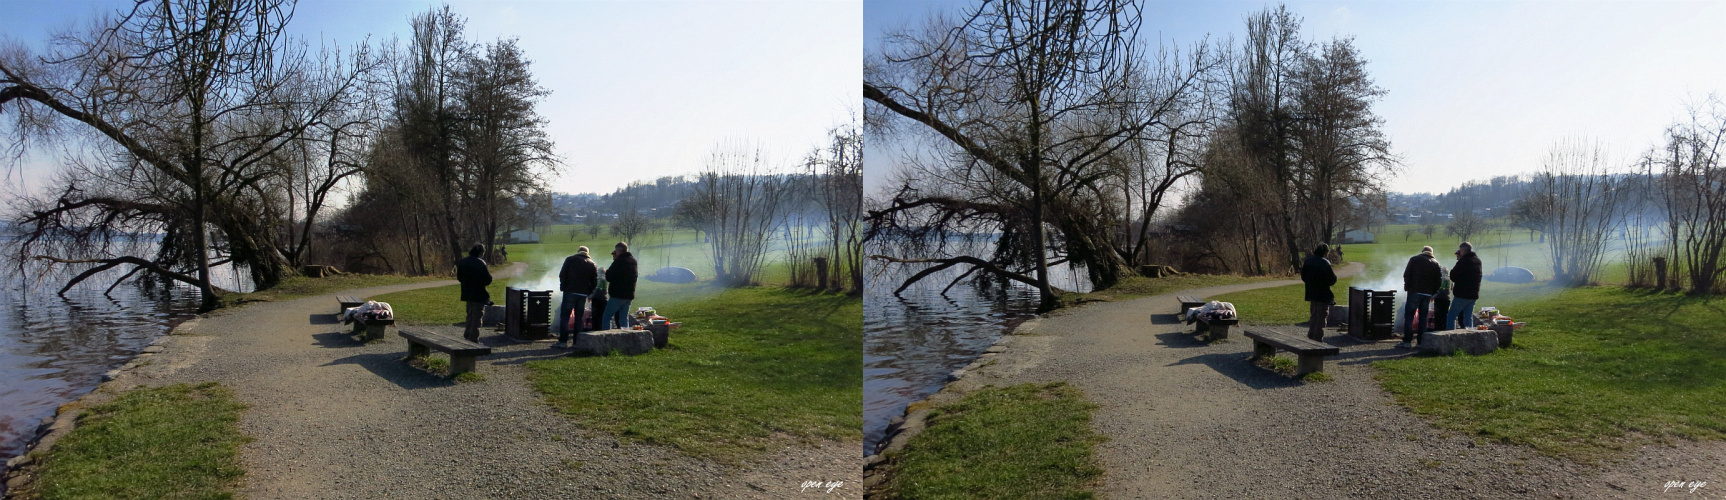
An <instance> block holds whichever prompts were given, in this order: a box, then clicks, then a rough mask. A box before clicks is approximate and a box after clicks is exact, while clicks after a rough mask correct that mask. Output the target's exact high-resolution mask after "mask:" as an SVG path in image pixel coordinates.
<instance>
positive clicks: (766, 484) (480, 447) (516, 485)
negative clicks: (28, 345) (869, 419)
mask: <svg viewBox="0 0 1726 500" xmlns="http://www.w3.org/2000/svg"><path fill="white" fill-rule="evenodd" d="M450 284H454V282H453V281H440V282H431V283H421V284H413V285H401V286H389V287H377V288H368V289H360V290H350V291H344V292H341V293H342V294H344V295H357V296H361V297H369V296H375V295H382V294H385V293H390V292H396V291H402V290H409V289H414V288H424V287H436V286H445V285H450ZM451 303H452V304H455V301H454V297H451ZM335 307H336V306H335V299H334V294H331V295H323V296H317V297H310V298H305V299H300V300H294V301H289V302H279V303H265V304H254V305H250V306H247V307H244V308H240V309H237V310H233V311H226V312H219V313H217V314H214V315H212V316H210V317H207V318H201V319H198V320H196V321H197V323H196V324H195V325H193V326H191V327H190V328H187V329H185V333H186V334H184V335H176V336H175V337H174V339H173V340H172V341H171V342H169V343H168V344H167V346H166V347H167V350H166V351H165V352H162V353H160V354H158V355H157V356H156V357H155V359H154V360H153V361H152V362H151V363H150V364H148V365H146V366H143V367H140V368H138V369H136V370H133V371H131V372H128V373H127V374H126V375H125V377H126V379H125V380H124V381H125V382H127V383H128V384H130V383H137V384H150V385H159V384H171V383H179V382H202V381H212V380H213V381H219V382H222V383H224V384H226V385H228V386H230V387H232V388H233V389H234V391H235V392H236V393H237V394H238V397H239V399H240V400H241V401H243V402H244V403H245V404H247V405H249V406H250V409H249V410H247V411H246V412H245V414H244V416H243V417H242V419H241V422H240V425H241V429H242V431H243V432H245V434H247V435H249V436H252V437H253V438H256V441H254V442H252V443H251V444H249V445H247V446H246V447H245V448H244V450H243V452H242V453H243V459H244V462H245V467H246V470H247V476H246V484H245V485H244V486H243V490H242V493H243V494H244V495H245V496H247V497H251V498H385V497H388V498H793V497H797V498H809V497H818V496H819V497H834V496H839V497H846V496H848V497H857V496H860V491H861V489H860V485H859V483H860V481H861V477H862V472H861V470H862V469H861V463H860V460H859V459H858V457H857V456H856V454H855V451H856V449H857V447H858V443H824V444H821V445H819V446H816V447H792V448H786V449H785V450H782V451H781V452H779V453H777V454H775V455H774V456H771V457H768V458H767V459H765V460H763V461H761V462H759V463H755V464H751V465H749V466H747V467H743V468H738V467H730V466H725V465H722V464H718V463H714V462H711V461H707V460H703V459H697V458H692V457H689V456H686V455H684V454H682V453H680V452H678V451H677V450H675V449H671V448H666V447H660V446H653V445H641V444H631V443H630V442H628V441H620V440H618V439H616V438H614V437H612V436H611V435H609V434H605V433H601V432H597V431H590V430H586V429H583V428H581V427H579V426H577V425H575V424H574V423H573V421H572V419H570V418H568V417H566V416H563V415H561V414H560V413H559V412H558V411H557V410H556V409H554V408H552V407H551V406H550V405H548V404H546V403H544V402H543V400H542V399H540V397H539V395H538V394H537V393H535V392H534V391H533V390H532V388H531V387H530V386H529V385H528V383H527V380H526V374H527V369H526V368H525V366H524V363H526V362H528V361H532V360H536V359H548V358H552V357H556V356H559V355H561V354H562V352H561V351H553V350H551V349H550V348H549V346H550V341H545V342H534V343H525V344H515V343H512V342H510V341H508V340H506V339H504V338H503V337H501V336H494V335H492V334H491V333H489V332H486V336H484V337H482V339H481V341H482V342H484V343H486V344H488V345H491V346H492V347H493V349H494V351H493V354H492V355H490V356H485V357H481V358H479V362H478V372H479V373H481V374H483V375H484V380H483V381H479V382H471V383H459V384H458V383H453V382H451V381H449V380H448V379H445V378H442V377H437V376H434V375H431V374H428V373H426V372H424V371H421V370H418V369H415V368H412V367H409V366H407V364H405V363H403V362H402V361H401V358H402V357H403V356H404V355H405V354H406V352H407V343H406V341H405V340H403V339H402V338H401V337H400V336H397V335H396V334H395V332H394V329H391V331H390V332H389V334H388V335H387V336H386V338H385V340H384V341H382V342H376V343H373V344H370V345H366V344H361V343H359V342H357V341H355V340H354V338H353V337H350V336H348V335H347V334H346V333H344V332H345V331H346V329H347V327H344V326H343V325H340V324H336V323H335V321H334V319H333V316H332V315H331V314H330V313H331V311H333V310H335ZM452 307H456V306H455V305H452ZM432 328H434V329H440V330H443V331H446V332H452V333H456V334H458V335H459V333H460V329H461V328H460V327H458V326H434V327H432ZM806 480H809V481H844V482H845V485H844V486H842V487H840V488H838V489H835V490H834V491H833V492H832V493H830V494H823V493H815V492H813V491H809V492H803V491H801V488H800V486H801V484H802V482H803V481H806Z"/></svg>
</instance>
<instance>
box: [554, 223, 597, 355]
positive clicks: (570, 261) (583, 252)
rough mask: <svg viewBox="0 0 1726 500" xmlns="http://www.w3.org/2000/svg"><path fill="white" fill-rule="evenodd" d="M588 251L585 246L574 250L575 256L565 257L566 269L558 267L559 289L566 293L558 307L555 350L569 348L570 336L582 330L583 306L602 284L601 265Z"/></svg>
mask: <svg viewBox="0 0 1726 500" xmlns="http://www.w3.org/2000/svg"><path fill="white" fill-rule="evenodd" d="M587 252H588V250H587V247H586V246H583V247H580V248H577V249H575V255H571V256H569V257H566V258H564V259H563V269H560V270H558V273H557V289H558V291H561V292H563V302H561V303H559V304H558V306H557V343H556V344H552V346H551V347H552V348H553V349H564V348H568V347H569V341H570V336H572V335H574V334H576V333H581V331H582V328H581V327H582V325H581V310H582V306H583V305H585V304H587V297H588V296H590V295H593V289H595V288H598V287H599V265H598V264H594V263H593V259H592V258H589V257H588V256H587ZM571 315H573V316H574V319H571V318H570V316H571ZM570 323H575V325H574V326H570Z"/></svg>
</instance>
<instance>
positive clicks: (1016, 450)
mask: <svg viewBox="0 0 1726 500" xmlns="http://www.w3.org/2000/svg"><path fill="white" fill-rule="evenodd" d="M1095 409H1096V405H1094V404H1092V403H1090V402H1089V401H1086V400H1085V398H1084V394H1083V393H1082V392H1080V391H1079V389H1078V388H1075V387H1073V386H1070V385H1067V384H1066V383H1064V382H1055V383H1051V384H1045V385H1038V384H1020V385H1015V386H1011V387H1004V388H1002V387H988V388H984V389H982V390H979V391H977V392H974V393H971V394H970V395H967V396H966V397H965V399H963V400H960V401H958V402H956V403H953V404H950V405H947V406H944V407H941V408H940V409H939V410H937V411H935V412H933V413H932V414H930V416H929V420H928V428H927V429H926V430H924V431H923V432H922V433H920V434H917V435H916V436H913V437H912V438H911V440H910V442H909V443H907V444H906V446H905V449H904V450H903V451H902V452H900V453H898V454H896V455H895V456H893V457H891V459H892V463H891V464H890V465H888V467H889V469H888V472H887V473H888V478H889V479H888V482H887V483H886V484H885V485H884V486H883V488H882V490H881V491H880V492H878V493H879V494H880V497H881V498H1000V499H1012V498H1039V499H1040V498H1092V497H1094V496H1095V493H1094V492H1093V490H1094V489H1095V487H1096V486H1097V482H1098V481H1099V480H1101V478H1102V475H1103V469H1102V467H1101V466H1100V465H1099V463H1098V461H1097V457H1096V451H1095V449H1094V448H1095V446H1096V445H1097V444H1098V443H1101V442H1103V440H1104V438H1103V437H1102V436H1101V435H1099V434H1097V433H1096V431H1094V430H1093V429H1091V412H1092V411H1093V410H1095Z"/></svg>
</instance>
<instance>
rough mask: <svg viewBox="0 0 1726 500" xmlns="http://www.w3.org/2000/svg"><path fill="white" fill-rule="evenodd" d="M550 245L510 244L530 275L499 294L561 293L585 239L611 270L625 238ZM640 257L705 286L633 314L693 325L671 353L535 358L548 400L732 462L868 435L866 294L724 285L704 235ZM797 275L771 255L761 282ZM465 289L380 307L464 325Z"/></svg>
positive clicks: (641, 240) (641, 289) (658, 241)
mask: <svg viewBox="0 0 1726 500" xmlns="http://www.w3.org/2000/svg"><path fill="white" fill-rule="evenodd" d="M562 227H564V228H567V227H568V226H562ZM542 240H543V241H545V242H543V243H539V244H526V245H509V256H510V260H512V261H516V262H526V263H527V264H528V268H527V271H526V272H525V273H523V274H522V275H521V276H519V277H516V278H511V279H505V280H497V281H496V282H494V283H493V284H492V286H491V287H490V290H491V292H492V297H493V299H494V300H500V298H501V297H502V296H503V295H502V292H503V288H504V287H505V286H518V287H522V288H530V289H538V290H543V289H556V287H557V271H558V269H559V268H560V267H561V266H562V264H563V259H564V258H565V257H568V256H569V255H571V254H574V253H575V251H576V249H577V247H579V246H581V245H587V246H588V247H589V249H590V250H591V251H592V252H593V253H594V254H595V255H594V256H595V261H596V262H597V263H598V264H599V265H600V266H601V267H604V266H608V265H610V264H611V256H610V255H609V252H610V251H611V247H612V245H613V244H615V243H616V242H617V240H616V239H615V238H612V237H599V238H588V237H587V236H586V234H585V233H583V234H581V235H578V237H577V238H575V239H574V240H570V239H569V238H568V232H567V229H564V230H563V231H561V232H560V231H559V230H558V227H555V226H554V227H553V229H552V230H550V231H547V232H546V233H545V234H544V235H543V236H542ZM631 253H634V254H635V255H636V259H637V260H638V261H639V262H640V269H641V272H642V274H648V273H651V272H652V271H653V270H654V269H657V268H659V267H662V266H665V265H672V266H680V267H687V268H689V269H691V270H694V271H695V272H696V275H697V276H698V277H700V278H701V279H702V281H698V282H696V283H694V284H682V285H677V284H667V283H655V282H651V281H647V280H640V281H639V282H638V286H637V289H636V298H635V300H634V301H632V302H631V307H632V308H633V307H653V308H655V309H656V310H658V311H659V312H660V314H663V315H666V316H668V317H670V318H672V320H673V321H681V322H683V323H684V325H685V326H684V327H683V328H681V329H679V330H677V331H676V333H674V334H673V335H672V341H671V347H670V348H668V349H660V350H655V351H653V352H652V353H649V354H644V355H639V356H602V357H566V358H559V359H556V360H551V361H540V362H534V363H529V364H528V368H529V369H530V370H531V371H532V375H531V376H532V378H533V384H534V387H535V388H537V389H538V390H539V391H540V392H541V393H542V394H544V395H545V396H546V399H547V400H549V401H550V402H551V403H552V404H554V405H556V406H557V407H558V408H559V409H561V410H563V411H564V412H565V413H567V414H569V415H570V416H571V417H573V418H575V419H577V420H579V421H581V422H583V423H584V424H585V425H588V426H590V427H592V428H596V429H601V430H605V431H609V432H613V433H615V434H617V435H619V436H623V437H627V438H632V439H637V440H640V441H643V442H650V443H658V444H665V445H669V446H673V447H676V448H678V449H680V450H683V451H685V452H687V453H689V454H692V455H696V456H703V457H710V458H714V459H718V460H721V461H727V462H737V461H740V460H747V459H750V458H754V457H757V456H759V455H760V454H761V453H763V452H765V451H767V450H770V449H772V448H773V447H774V446H777V445H780V444H783V442H785V441H809V440H812V439H836V440H851V439H858V438H860V437H861V434H862V432H861V428H862V425H863V420H862V415H861V410H860V408H861V407H862V401H863V372H862V371H863V333H862V332H863V301H862V299H861V298H860V297H858V296H849V295H842V294H830V293H812V292H806V291H800V290H791V289H786V288H783V287H781V286H776V285H768V286H760V287H745V288H732V289H726V288H723V287H719V286H717V285H715V284H713V282H712V268H713V266H712V259H711V258H710V257H708V256H707V250H706V247H705V246H704V245H703V244H701V243H699V242H698V241H697V240H696V237H695V234H694V233H693V232H675V233H674V232H666V233H665V234H663V235H650V236H646V237H637V238H636V240H635V242H634V245H632V246H631ZM782 255H783V254H782V253H778V254H774V255H770V258H778V257H781V256H782ZM788 275H789V272H788V271H787V270H786V269H785V266H784V265H782V264H779V263H776V262H773V261H771V260H770V262H769V265H768V266H767V268H766V270H765V272H764V273H763V276H762V277H761V278H760V279H759V281H761V282H764V283H775V284H781V283H783V282H784V281H786V280H787V276H788ZM459 295H460V293H459V288H458V287H457V286H447V287H438V288H427V289H420V290H413V291H407V292H398V293H392V294H387V295H383V296H379V297H376V300H380V301H384V302H389V303H390V305H391V307H392V308H393V309H394V310H395V312H396V315H397V318H398V320H399V321H402V322H405V323H418V324H456V323H459V322H461V321H462V320H463V316H464V315H465V311H464V310H463V309H462V307H461V302H459V301H458V300H457V298H458V297H459ZM554 300H555V299H554ZM554 305H555V303H554Z"/></svg>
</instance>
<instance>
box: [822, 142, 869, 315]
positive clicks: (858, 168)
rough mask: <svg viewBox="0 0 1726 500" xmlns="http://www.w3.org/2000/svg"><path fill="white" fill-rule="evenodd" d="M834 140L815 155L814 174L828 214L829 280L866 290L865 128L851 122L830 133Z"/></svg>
mask: <svg viewBox="0 0 1726 500" xmlns="http://www.w3.org/2000/svg"><path fill="white" fill-rule="evenodd" d="M828 138H829V139H830V140H831V141H832V143H831V144H829V145H828V148H827V151H826V154H825V155H821V156H815V157H814V158H812V159H811V162H810V169H811V171H812V173H813V174H814V175H813V176H812V177H813V178H814V179H816V180H817V181H818V183H819V188H818V189H817V196H818V198H819V200H820V204H821V208H822V211H823V212H824V213H825V214H826V216H827V227H826V232H827V240H828V241H829V242H830V245H829V249H830V251H831V252H832V253H831V259H830V262H831V263H832V264H831V265H830V266H829V267H828V273H830V274H831V279H829V280H828V282H829V283H831V284H832V286H833V287H834V288H843V287H844V286H845V285H844V283H846V282H847V281H848V282H849V283H850V284H851V290H852V291H854V292H858V293H861V292H862V291H863V230H862V228H861V227H860V226H861V225H862V223H863V132H862V131H861V130H859V129H858V128H857V126H856V125H855V124H847V125H844V126H841V127H838V128H835V129H833V130H832V131H830V132H829V133H828Z"/></svg>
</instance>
